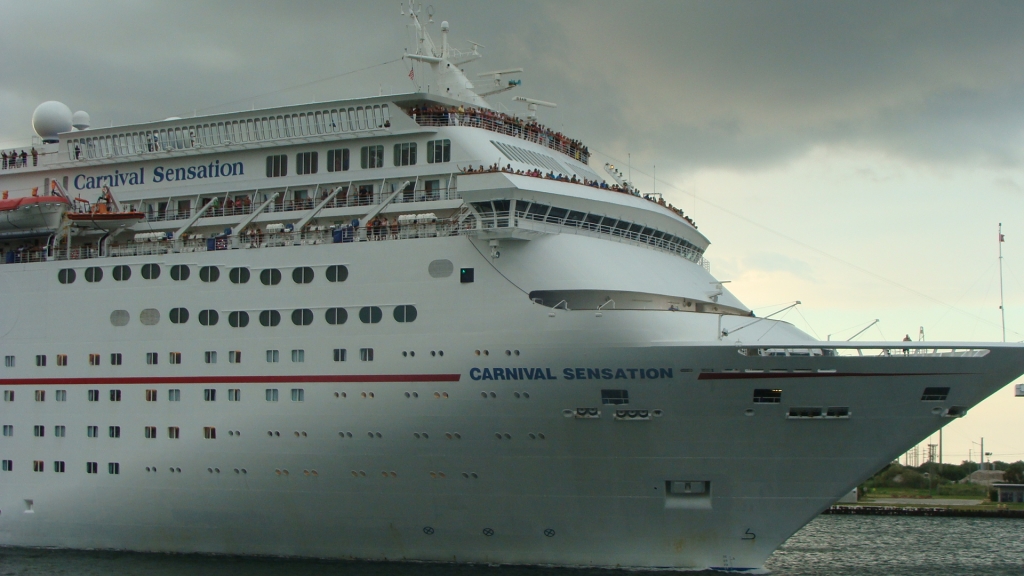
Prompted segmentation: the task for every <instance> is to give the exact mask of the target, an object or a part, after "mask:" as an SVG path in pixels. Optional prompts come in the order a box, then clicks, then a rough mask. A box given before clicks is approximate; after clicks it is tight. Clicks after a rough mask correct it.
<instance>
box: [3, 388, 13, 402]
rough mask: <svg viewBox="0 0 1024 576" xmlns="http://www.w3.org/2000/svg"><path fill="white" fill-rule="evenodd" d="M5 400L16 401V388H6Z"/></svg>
mask: <svg viewBox="0 0 1024 576" xmlns="http://www.w3.org/2000/svg"><path fill="white" fill-rule="evenodd" d="M4 402H14V390H4Z"/></svg>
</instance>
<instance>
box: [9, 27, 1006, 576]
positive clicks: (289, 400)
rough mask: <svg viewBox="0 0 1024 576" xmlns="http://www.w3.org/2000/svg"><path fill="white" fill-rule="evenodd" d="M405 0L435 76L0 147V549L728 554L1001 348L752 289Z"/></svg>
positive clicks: (983, 378) (731, 558)
mask: <svg viewBox="0 0 1024 576" xmlns="http://www.w3.org/2000/svg"><path fill="white" fill-rule="evenodd" d="M410 17H411V18H412V22H413V24H414V26H415V28H416V30H417V38H418V39H419V46H418V49H417V51H416V52H415V53H414V54H412V55H411V57H415V58H413V59H415V60H418V61H419V62H421V63H424V64H425V65H428V66H430V67H431V68H432V69H433V71H434V73H435V76H436V77H437V78H439V79H440V80H438V81H437V82H433V83H432V84H433V86H434V88H433V91H431V92H416V93H411V94H405V95H398V96H377V97H371V98H363V99H355V100H344V101H333V102H323V103H315V104H306V105H297V106H286V107H278V108H273V109H266V110H253V111H245V112H237V113H230V114H218V115H212V116H204V117H196V118H189V119H170V120H165V121H161V122H153V123H147V124H139V125H131V126H120V127H112V128H102V129H92V128H87V127H85V126H84V124H81V123H79V124H80V125H81V126H82V129H79V130H74V131H62V132H59V133H53V134H51V133H49V132H46V131H44V132H46V133H44V134H41V136H42V137H43V138H44V140H49V142H45V143H41V144H40V145H39V150H37V153H38V158H36V159H35V162H33V158H29V159H28V160H27V162H25V164H26V165H24V166H22V165H21V162H20V156H19V162H18V164H17V165H16V166H14V167H11V168H9V169H7V170H4V171H0V189H3V190H7V191H9V195H10V199H14V198H25V199H32V198H35V199H36V200H26V201H24V202H23V203H24V204H25V205H26V206H29V208H28V209H27V212H26V215H25V217H24V218H21V217H20V216H18V215H17V213H16V212H11V213H10V214H6V216H7V220H6V221H5V222H7V225H6V227H4V226H5V225H4V221H0V248H2V250H3V258H2V261H3V262H4V264H3V265H0V286H2V287H3V290H4V293H5V294H7V295H8V298H9V300H10V303H9V304H8V305H7V306H3V307H0V334H3V337H2V339H0V355H2V356H4V366H3V367H0V388H2V389H3V390H4V401H3V403H2V404H0V421H2V422H0V423H2V424H3V437H0V461H2V470H0V479H2V480H3V482H2V486H3V488H2V489H0V544H5V545H21V546H57V547H69V548H109V549H124V550H140V551H173V552H213V553H228V554H271V555H299V556H317V557H345V558H349V557H351V558H370V559H411V560H412V559H414V560H434V561H466V562H495V563H524V564H563V565H599V566H657V567H675V568H708V567H713V568H728V569H757V568H759V567H760V566H761V565H762V563H763V562H764V560H765V558H767V556H768V555H770V554H771V552H772V551H773V550H774V549H775V548H776V547H777V546H778V545H779V544H780V543H782V542H783V541H784V540H785V539H786V538H788V537H789V536H790V535H791V534H792V533H793V532H795V531H796V530H797V529H799V528H800V527H801V526H803V525H804V524H805V523H806V522H808V521H809V520H810V519H811V518H813V517H814V516H815V515H816V514H818V513H820V511H821V510H823V509H824V508H826V507H828V506H829V505H830V504H831V503H832V502H834V501H835V500H836V499H837V498H839V497H840V496H842V495H843V494H845V493H847V492H848V491H849V490H850V489H851V488H852V487H853V486H855V485H856V484H857V483H858V482H860V481H862V480H863V479H865V478H867V477H869V476H870V475H871V474H872V473H873V472H875V471H876V470H877V469H878V468H880V467H881V466H882V465H884V464H885V463H886V462H889V461H891V460H892V459H893V458H894V457H896V456H897V455H899V454H900V453H902V452H903V451H904V450H905V449H906V448H907V446H910V445H913V444H914V443H915V442H917V441H919V440H920V439H921V438H923V437H925V436H927V435H929V434H930V433H932V432H933V431H934V430H936V429H938V428H939V427H940V426H942V425H943V424H944V423H946V422H947V421H948V419H949V418H955V417H960V416H963V415H964V414H965V413H966V411H967V409H969V408H970V407H971V406H973V405H975V404H976V403H978V402H980V401H981V400H982V399H984V398H985V397H987V396H989V395H990V394H992V393H993V392H994V391H996V390H998V389H999V388H1001V387H1002V386H1003V385H1005V384H1006V383H1008V382H1010V381H1011V380H1012V379H1013V378H1014V377H1016V376H1017V375H1018V374H1020V372H1021V371H1022V350H1021V348H1020V347H1019V346H1015V345H1003V344H985V345H977V344H965V343H928V344H922V343H900V344H892V343H875V344H871V343H868V344H863V343H861V344H857V345H854V344H850V343H843V344H837V343H834V342H827V343H826V342H820V341H816V340H814V339H812V338H810V337H809V336H807V335H806V334H804V333H802V332H800V331H799V330H797V329H796V328H794V327H793V326H792V325H790V324H787V323H785V322H781V321H777V320H773V319H762V318H756V317H754V316H753V315H752V313H751V312H750V310H749V309H748V308H747V307H746V306H745V305H744V304H743V303H741V302H740V301H739V300H738V299H737V298H736V297H735V296H733V295H732V294H731V293H730V292H729V291H728V290H727V289H726V288H725V287H724V285H723V283H722V282H720V281H718V280H717V279H716V278H715V277H714V276H712V274H711V266H710V264H709V263H708V261H707V260H706V259H705V251H706V250H707V248H708V246H709V241H708V239H707V238H706V237H705V236H704V235H703V234H702V233H701V232H699V231H698V230H697V227H696V225H695V224H694V223H693V222H692V220H690V219H689V218H688V217H686V216H685V215H683V214H682V213H681V212H680V211H678V210H676V209H674V208H671V207H670V206H669V205H667V204H665V203H664V202H659V201H658V200H657V199H656V198H653V197H644V196H642V195H639V194H638V193H637V192H636V191H635V190H634V189H633V188H632V187H630V186H629V185H628V184H625V183H622V184H618V183H616V184H612V185H608V184H606V183H604V181H603V179H602V177H601V176H599V175H598V170H596V169H595V168H593V167H592V166H591V164H590V157H589V150H588V149H587V148H586V146H585V145H583V143H581V142H579V141H577V140H574V139H572V138H569V137H567V136H565V135H562V134H559V133H557V132H554V131H552V130H549V129H547V128H545V127H544V126H543V125H542V124H539V123H538V122H537V121H536V120H535V119H533V118H517V117H514V116H509V115H507V114H502V113H499V112H496V111H494V110H492V109H491V108H490V107H489V106H488V105H487V102H486V101H485V100H484V99H483V97H481V96H480V95H479V94H478V93H477V92H475V91H474V88H473V86H472V84H471V83H469V81H468V80H467V79H466V77H465V75H464V74H463V73H462V72H461V71H460V70H459V69H458V66H455V68H456V70H455V71H454V72H450V71H449V67H448V64H449V63H452V62H460V63H465V62H468V61H469V60H471V59H475V58H476V56H478V55H479V54H478V52H477V50H476V48H475V47H474V49H473V52H472V53H466V54H462V53H459V54H455V53H454V52H453V50H452V49H451V48H450V47H449V46H448V43H447V36H446V34H447V23H444V25H443V31H444V34H445V36H444V39H443V41H442V43H441V45H440V46H435V45H434V44H433V42H432V41H430V40H429V35H428V34H427V33H426V30H425V25H421V23H420V21H419V18H418V16H417V14H416V13H415V12H412V13H411V14H410ZM50 109H52V106H51V107H50ZM60 114H63V112H60V113H59V114H58V115H60ZM68 115H69V116H70V111H68ZM44 116H45V115H44ZM46 120H49V118H47V117H43V118H41V119H40V124H46V122H45V121H46ZM58 124H59V122H58ZM40 199H43V200H40ZM115 199H116V200H115ZM40 205H46V206H50V207H53V208H52V209H53V210H55V211H56V212H55V213H59V214H58V215H59V216H61V217H60V218H52V217H49V216H46V215H45V214H41V213H40V212H39V208H38V207H39V206H40ZM21 206H22V203H18V204H17V205H16V206H14V209H16V210H20V209H22V208H21ZM33 210H34V211H33ZM0 212H3V205H0ZM29 212H30V213H29ZM47 214H49V213H47Z"/></svg>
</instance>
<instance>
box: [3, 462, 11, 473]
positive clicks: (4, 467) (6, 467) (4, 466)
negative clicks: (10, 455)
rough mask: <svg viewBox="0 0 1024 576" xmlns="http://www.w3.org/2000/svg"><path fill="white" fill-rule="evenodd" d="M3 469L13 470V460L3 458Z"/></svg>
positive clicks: (5, 470)
mask: <svg viewBox="0 0 1024 576" xmlns="http://www.w3.org/2000/svg"><path fill="white" fill-rule="evenodd" d="M3 470H4V472H11V471H13V470H14V462H13V461H12V460H4V461H3Z"/></svg>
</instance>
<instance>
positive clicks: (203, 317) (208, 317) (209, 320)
mask: <svg viewBox="0 0 1024 576" xmlns="http://www.w3.org/2000/svg"><path fill="white" fill-rule="evenodd" d="M219 321H220V315H219V314H217V311H215V310H204V311H200V313H199V323H200V324H202V325H203V326H216V325H217V322H219Z"/></svg>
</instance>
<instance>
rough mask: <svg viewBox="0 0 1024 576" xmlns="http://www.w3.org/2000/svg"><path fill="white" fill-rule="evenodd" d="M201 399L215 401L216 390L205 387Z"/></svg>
mask: <svg viewBox="0 0 1024 576" xmlns="http://www.w3.org/2000/svg"><path fill="white" fill-rule="evenodd" d="M203 400H205V401H207V402H216V401H217V390H216V389H215V388H207V389H205V390H203Z"/></svg>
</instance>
